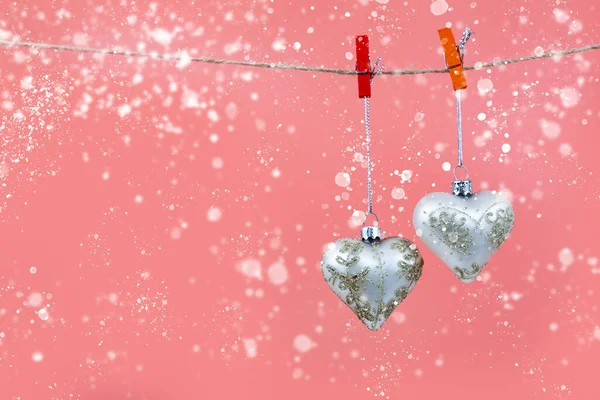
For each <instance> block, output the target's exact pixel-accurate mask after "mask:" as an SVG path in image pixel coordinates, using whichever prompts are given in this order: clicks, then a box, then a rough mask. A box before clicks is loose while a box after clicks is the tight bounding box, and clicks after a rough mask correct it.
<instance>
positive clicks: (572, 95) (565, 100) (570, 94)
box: [560, 87, 581, 108]
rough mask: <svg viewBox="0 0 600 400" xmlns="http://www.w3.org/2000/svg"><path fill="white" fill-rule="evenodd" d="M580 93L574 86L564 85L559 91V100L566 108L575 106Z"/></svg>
mask: <svg viewBox="0 0 600 400" xmlns="http://www.w3.org/2000/svg"><path fill="white" fill-rule="evenodd" d="M580 97H581V95H580V94H579V92H578V91H577V89H575V88H570V87H566V88H564V89H562V90H561V91H560V101H561V102H562V105H563V106H564V107H566V108H571V107H575V106H576V105H577V104H578V103H579V98H580Z"/></svg>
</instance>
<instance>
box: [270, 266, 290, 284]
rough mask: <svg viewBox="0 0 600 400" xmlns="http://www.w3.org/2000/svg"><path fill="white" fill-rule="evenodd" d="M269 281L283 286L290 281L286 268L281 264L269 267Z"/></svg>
mask: <svg viewBox="0 0 600 400" xmlns="http://www.w3.org/2000/svg"><path fill="white" fill-rule="evenodd" d="M267 275H268V277H269V280H270V281H271V283H272V284H274V285H281V284H283V283H285V282H286V281H287V279H288V271H287V268H286V266H285V265H284V264H283V263H281V262H276V263H275V264H272V265H271V266H270V267H269V270H268V271H267Z"/></svg>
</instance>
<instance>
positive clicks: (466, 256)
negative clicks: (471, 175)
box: [413, 191, 515, 283]
mask: <svg viewBox="0 0 600 400" xmlns="http://www.w3.org/2000/svg"><path fill="white" fill-rule="evenodd" d="M514 222H515V216H514V212H513V207H512V205H511V204H510V202H509V201H508V199H507V198H506V197H505V196H504V195H503V194H502V193H498V192H495V191H486V192H480V193H475V194H472V195H470V196H457V195H454V194H449V193H431V194H429V195H427V196H425V197H423V198H422V199H421V200H420V201H419V203H418V204H417V206H416V208H415V211H414V214H413V226H414V228H415V230H416V233H417V236H419V237H420V238H421V240H423V242H424V243H425V244H426V245H427V247H429V249H431V251H433V252H434V253H435V254H436V255H437V256H438V257H439V258H440V259H441V260H442V261H443V262H444V264H446V265H447V266H448V267H449V268H450V269H451V270H452V272H453V273H454V275H456V277H457V278H458V279H460V280H461V281H463V282H465V283H470V282H472V281H473V280H475V278H477V276H478V275H479V273H480V272H481V270H482V269H483V267H484V266H485V265H486V264H487V262H488V261H489V259H490V257H492V255H493V254H494V253H495V252H496V251H497V250H498V249H499V248H500V246H501V245H502V243H504V241H505V240H506V238H507V237H508V234H509V233H510V231H511V230H512V229H513V226H514Z"/></svg>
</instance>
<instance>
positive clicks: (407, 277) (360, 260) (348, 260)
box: [321, 226, 423, 331]
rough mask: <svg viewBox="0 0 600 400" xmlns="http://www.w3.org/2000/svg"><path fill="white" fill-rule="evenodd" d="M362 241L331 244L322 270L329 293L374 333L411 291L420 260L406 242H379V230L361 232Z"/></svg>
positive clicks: (366, 228)
mask: <svg viewBox="0 0 600 400" xmlns="http://www.w3.org/2000/svg"><path fill="white" fill-rule="evenodd" d="M362 237H363V239H362V240H359V239H348V238H346V239H340V240H338V241H336V242H335V243H331V244H330V245H329V246H328V248H327V251H326V252H325V254H324V255H323V261H322V262H321V270H322V272H323V277H324V278H325V281H326V282H327V284H328V285H329V287H330V288H331V290H333V292H334V293H335V294H337V295H338V297H339V298H340V299H341V300H342V301H343V302H344V303H346V305H347V306H348V307H350V309H351V310H352V311H353V312H354V313H355V314H356V315H357V316H358V318H359V319H360V320H361V321H362V322H363V323H364V324H365V325H366V326H367V328H369V329H371V330H373V331H375V330H377V329H379V328H381V326H382V325H383V323H384V322H385V321H386V320H387V319H388V318H389V316H390V315H391V314H392V312H393V311H394V309H395V308H396V306H398V304H400V303H401V302H402V301H403V300H404V299H405V298H406V296H408V294H409V293H410V292H411V290H412V289H413V288H414V286H415V284H416V283H417V281H418V280H419V278H420V277H421V272H422V270H423V258H422V257H421V254H420V253H419V250H417V246H415V245H414V244H413V243H412V242H410V241H409V240H407V239H404V238H400V237H389V238H386V239H383V240H380V237H381V230H380V228H379V227H376V226H371V227H365V228H363V232H362Z"/></svg>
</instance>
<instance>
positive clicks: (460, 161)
mask: <svg viewBox="0 0 600 400" xmlns="http://www.w3.org/2000/svg"><path fill="white" fill-rule="evenodd" d="M471 35H473V31H471V29H470V28H469V27H468V26H467V27H465V31H464V33H463V35H462V38H461V39H460V42H459V44H458V46H456V48H457V50H458V54H459V55H460V61H461V62H463V58H464V56H465V46H466V44H467V42H468V41H469V39H470V38H471ZM455 96H456V120H457V126H458V166H457V168H464V169H465V170H466V168H465V167H464V166H463V137H462V107H461V104H460V89H459V90H456V91H455ZM454 171H455V172H456V168H455V169H454ZM468 174H469V173H468V171H467V177H468ZM454 177H455V178H456V174H455V176H454Z"/></svg>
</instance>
